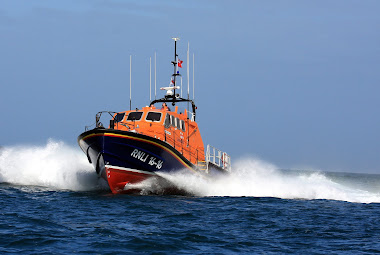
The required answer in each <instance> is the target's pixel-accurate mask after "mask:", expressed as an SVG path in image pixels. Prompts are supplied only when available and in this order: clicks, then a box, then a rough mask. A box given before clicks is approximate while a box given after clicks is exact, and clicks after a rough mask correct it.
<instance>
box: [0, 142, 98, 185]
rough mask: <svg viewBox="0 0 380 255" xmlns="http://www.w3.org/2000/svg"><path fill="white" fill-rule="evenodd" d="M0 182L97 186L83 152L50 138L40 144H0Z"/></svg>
mask: <svg viewBox="0 0 380 255" xmlns="http://www.w3.org/2000/svg"><path fill="white" fill-rule="evenodd" d="M0 182H7V183H11V184H17V185H35V186H42V187H48V188H51V189H60V190H62V189H68V190H74V191H85V190H94V189H99V188H101V187H100V185H101V184H99V182H98V177H97V175H96V173H95V171H94V170H93V167H92V165H91V164H89V163H88V161H87V158H86V157H85V156H84V155H83V152H82V151H80V149H77V148H73V147H71V146H68V145H66V144H65V143H64V142H61V141H54V140H52V139H49V140H48V142H47V144H46V145H44V146H9V147H3V148H2V150H1V152H0Z"/></svg>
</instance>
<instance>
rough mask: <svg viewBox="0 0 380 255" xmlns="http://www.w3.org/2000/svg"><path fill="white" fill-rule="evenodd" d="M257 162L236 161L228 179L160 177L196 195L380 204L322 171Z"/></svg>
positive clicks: (370, 194) (369, 194) (378, 199)
mask: <svg viewBox="0 0 380 255" xmlns="http://www.w3.org/2000/svg"><path fill="white" fill-rule="evenodd" d="M277 169H278V168H277V167H276V166H274V165H272V164H269V163H266V162H263V161H261V160H258V159H252V158H250V159H244V160H240V161H239V162H237V163H236V164H235V165H234V166H233V168H232V171H231V174H230V175H228V176H223V177H220V178H218V179H216V180H206V179H204V178H199V177H196V176H194V175H192V174H188V172H186V171H184V172H181V173H178V174H164V175H163V177H165V178H166V179H169V180H170V181H171V182H172V183H174V184H175V185H176V186H177V187H179V188H181V189H184V190H186V191H188V192H189V193H191V194H194V195H196V196H233V197H234V196H238V197H239V196H251V197H276V198H283V199H330V200H341V201H348V202H358V203H377V202H380V193H379V192H378V193H374V192H369V191H366V190H362V189H357V188H354V187H352V186H348V185H346V184H340V183H339V182H336V181H333V180H332V179H330V178H329V177H327V175H326V174H325V173H323V172H306V171H304V172H302V173H300V172H297V173H295V172H291V173H290V172H289V173H287V172H286V171H280V170H277Z"/></svg>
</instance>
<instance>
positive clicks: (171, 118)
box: [170, 115, 175, 127]
mask: <svg viewBox="0 0 380 255" xmlns="http://www.w3.org/2000/svg"><path fill="white" fill-rule="evenodd" d="M174 121H175V117H174V116H173V115H170V125H172V126H173V127H175V123H174Z"/></svg>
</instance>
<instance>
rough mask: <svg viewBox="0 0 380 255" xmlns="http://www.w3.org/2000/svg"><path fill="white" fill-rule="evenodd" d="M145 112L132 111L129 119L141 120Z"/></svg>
mask: <svg viewBox="0 0 380 255" xmlns="http://www.w3.org/2000/svg"><path fill="white" fill-rule="evenodd" d="M142 114H143V112H130V113H129V114H128V118H127V120H140V119H141V117H142Z"/></svg>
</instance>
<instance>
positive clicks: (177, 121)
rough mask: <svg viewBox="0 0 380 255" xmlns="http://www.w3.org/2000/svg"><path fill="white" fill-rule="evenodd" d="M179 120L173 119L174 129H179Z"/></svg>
mask: <svg viewBox="0 0 380 255" xmlns="http://www.w3.org/2000/svg"><path fill="white" fill-rule="evenodd" d="M179 125H180V124H179V119H178V118H177V117H176V118H175V126H176V128H178V129H179Z"/></svg>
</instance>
